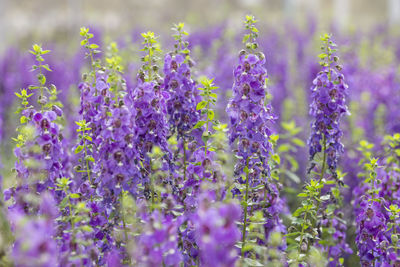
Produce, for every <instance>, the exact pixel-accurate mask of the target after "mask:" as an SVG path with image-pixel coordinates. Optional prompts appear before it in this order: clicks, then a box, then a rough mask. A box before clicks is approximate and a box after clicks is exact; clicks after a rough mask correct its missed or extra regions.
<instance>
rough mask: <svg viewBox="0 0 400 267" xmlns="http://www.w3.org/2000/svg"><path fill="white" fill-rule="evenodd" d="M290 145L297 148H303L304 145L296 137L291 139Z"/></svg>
mask: <svg viewBox="0 0 400 267" xmlns="http://www.w3.org/2000/svg"><path fill="white" fill-rule="evenodd" d="M292 143H293V144H295V145H297V146H299V147H304V146H305V145H306V144H305V143H304V141H303V140H301V139H300V138H297V137H294V138H293V139H292Z"/></svg>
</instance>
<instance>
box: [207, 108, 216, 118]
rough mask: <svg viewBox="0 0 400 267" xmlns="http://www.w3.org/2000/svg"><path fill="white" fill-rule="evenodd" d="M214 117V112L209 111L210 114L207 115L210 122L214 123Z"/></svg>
mask: <svg viewBox="0 0 400 267" xmlns="http://www.w3.org/2000/svg"><path fill="white" fill-rule="evenodd" d="M214 116H215V114H214V111H213V110H211V109H210V110H209V111H208V113H207V117H208V119H209V120H210V121H212V120H213V119H214Z"/></svg>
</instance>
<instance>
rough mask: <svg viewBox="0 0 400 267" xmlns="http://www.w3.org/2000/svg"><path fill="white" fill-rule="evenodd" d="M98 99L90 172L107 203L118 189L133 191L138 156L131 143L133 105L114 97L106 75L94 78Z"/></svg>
mask: <svg viewBox="0 0 400 267" xmlns="http://www.w3.org/2000/svg"><path fill="white" fill-rule="evenodd" d="M96 86H97V88H98V90H99V91H100V95H101V97H102V101H101V102H100V104H99V105H98V106H97V115H96V117H95V118H94V119H95V121H96V122H98V123H99V125H96V130H97V131H96V132H97V135H95V136H93V143H94V145H95V147H96V150H95V153H94V159H95V164H94V167H93V172H94V173H96V174H98V175H97V177H96V179H97V180H96V183H97V184H99V187H98V192H97V193H98V194H100V195H101V196H102V198H103V199H105V200H106V202H108V203H109V204H111V203H115V202H116V201H117V198H118V197H119V195H120V194H121V192H122V190H125V191H128V192H130V193H131V194H132V195H137V185H138V184H139V182H140V173H139V169H138V167H137V166H138V162H137V161H138V156H137V150H136V147H135V144H134V141H135V140H134V134H133V130H134V125H135V122H134V120H133V118H134V117H135V113H134V112H135V109H133V108H132V107H131V105H132V103H130V102H129V99H117V100H115V96H114V95H113V94H111V92H110V90H109V89H110V88H109V84H108V83H107V76H103V77H101V78H99V79H98V80H97V83H96Z"/></svg>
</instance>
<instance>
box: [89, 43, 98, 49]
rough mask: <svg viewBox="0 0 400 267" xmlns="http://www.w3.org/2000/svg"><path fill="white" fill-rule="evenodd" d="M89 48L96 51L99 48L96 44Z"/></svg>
mask: <svg viewBox="0 0 400 267" xmlns="http://www.w3.org/2000/svg"><path fill="white" fill-rule="evenodd" d="M89 48H90V49H97V48H99V46H98V45H97V44H90V45H89Z"/></svg>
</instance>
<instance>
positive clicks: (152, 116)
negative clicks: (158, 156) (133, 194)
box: [130, 78, 171, 182]
mask: <svg viewBox="0 0 400 267" xmlns="http://www.w3.org/2000/svg"><path fill="white" fill-rule="evenodd" d="M159 84H161V83H158V82H156V81H151V82H147V81H143V80H142V79H141V78H139V79H138V85H137V87H136V88H135V89H134V90H133V92H132V95H131V96H130V97H131V99H132V108H133V109H134V112H135V113H134V114H135V117H134V120H135V122H136V125H135V128H134V132H133V133H134V136H135V146H136V148H137V151H138V152H139V156H140V158H141V160H142V161H143V163H144V165H145V169H146V170H147V171H148V170H149V169H150V158H149V155H148V153H150V152H151V151H152V148H153V146H158V147H160V148H161V149H162V151H164V152H165V153H166V157H165V159H166V161H167V162H168V163H170V159H171V152H170V150H169V148H168V143H167V137H168V123H167V101H168V99H169V98H170V95H169V94H168V92H165V91H163V89H162V87H161V86H160V85H159ZM169 165H170V164H165V166H163V168H164V169H165V170H167V169H168V168H169V167H170V166H169ZM145 177H147V175H145V176H144V179H146V178H145ZM143 182H147V181H143Z"/></svg>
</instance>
